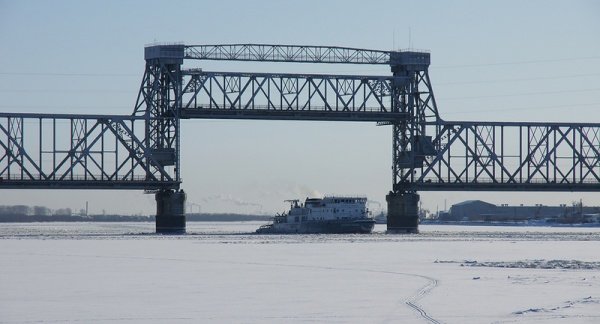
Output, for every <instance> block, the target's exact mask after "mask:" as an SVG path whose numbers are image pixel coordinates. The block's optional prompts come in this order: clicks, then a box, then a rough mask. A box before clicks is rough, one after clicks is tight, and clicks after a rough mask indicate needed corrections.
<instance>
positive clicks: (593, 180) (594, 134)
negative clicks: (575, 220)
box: [396, 122, 600, 191]
mask: <svg viewBox="0 0 600 324" xmlns="http://www.w3.org/2000/svg"><path fill="white" fill-rule="evenodd" d="M427 129H428V131H429V134H432V142H433V145H434V146H435V149H436V154H433V155H431V156H422V160H423V161H424V162H423V166H422V167H420V168H414V170H413V171H414V172H412V173H413V176H414V179H411V178H410V177H409V176H410V174H411V172H408V173H406V174H404V178H402V176H400V175H397V176H396V184H397V186H399V187H400V188H404V189H408V190H443V191H451V190H458V191H463V190H489V191H502V190H510V191H599V190H600V124H591V123H576V124H573V123H516V122H440V123H430V124H428V125H427Z"/></svg>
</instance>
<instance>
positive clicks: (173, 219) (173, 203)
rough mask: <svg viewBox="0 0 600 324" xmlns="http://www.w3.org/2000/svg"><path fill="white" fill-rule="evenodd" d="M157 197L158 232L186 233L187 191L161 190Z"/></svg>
mask: <svg viewBox="0 0 600 324" xmlns="http://www.w3.org/2000/svg"><path fill="white" fill-rule="evenodd" d="M155 198H156V233H161V234H185V198H186V195H185V192H183V190H178V191H174V190H161V191H159V192H157V193H156V195H155Z"/></svg>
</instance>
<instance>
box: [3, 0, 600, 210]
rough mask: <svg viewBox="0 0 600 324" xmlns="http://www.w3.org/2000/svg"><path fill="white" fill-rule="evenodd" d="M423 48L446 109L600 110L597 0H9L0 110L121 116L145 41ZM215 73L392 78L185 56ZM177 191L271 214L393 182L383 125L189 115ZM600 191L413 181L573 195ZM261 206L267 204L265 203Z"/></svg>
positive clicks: (109, 197) (212, 204)
mask: <svg viewBox="0 0 600 324" xmlns="http://www.w3.org/2000/svg"><path fill="white" fill-rule="evenodd" d="M409 29H410V31H411V43H412V47H413V48H418V49H428V50H430V51H431V53H432V54H431V55H432V65H431V68H430V75H431V78H432V82H433V87H434V91H435V95H436V99H437V102H438V108H439V110H440V114H441V115H442V118H444V119H448V120H453V119H460V120H466V119H471V120H514V121H518V120H524V121H525V120H539V121H543V120H548V121H592V122H600V117H599V116H598V113H597V112H598V108H599V107H600V42H599V35H600V2H597V1H348V0H346V1H214V2H208V1H164V2H163V1H97V2H92V1H3V0H0V44H2V45H1V46H0V98H1V100H0V111H15V112H17V111H19V112H65V113H90V114H96V113H100V114H104V113H107V114H129V113H130V112H131V111H132V107H133V104H134V102H135V98H136V92H137V90H138V87H139V82H140V79H141V76H142V72H143V68H144V60H143V47H144V44H147V43H151V42H154V41H165V42H173V41H182V42H184V43H187V44H213V43H234V42H235V43H286V44H317V45H338V46H351V47H363V48H373V49H392V48H393V47H394V45H395V48H406V47H408V45H409V44H408V34H409ZM191 64H194V65H198V66H200V67H203V68H206V69H210V70H224V71H236V70H243V71H257V70H260V71H284V72H298V71H303V72H327V73H365V74H388V73H389V72H388V69H387V68H385V67H368V66H367V67H365V66H352V65H350V66H344V65H335V66H323V65H318V66H312V65H305V64H301V65H292V66H290V65H285V64H275V65H272V64H271V65H257V64H249V63H237V64H230V63H226V62H192V63H191ZM182 125H183V130H182V172H183V178H184V184H183V188H184V189H185V190H186V191H187V192H188V195H189V196H188V200H189V201H190V202H195V203H198V204H201V205H202V206H203V211H207V212H211V211H213V212H216V211H234V212H257V211H262V212H269V213H271V212H275V211H282V210H283V209H284V208H285V204H283V202H282V200H283V199H290V198H292V199H293V198H304V197H305V196H306V195H308V194H310V193H311V192H313V193H336V194H366V195H367V196H368V197H369V198H370V199H373V200H376V201H380V202H383V201H384V196H385V194H386V193H387V191H389V189H390V187H391V170H390V166H391V129H389V127H376V126H375V125H374V124H369V123H367V124H356V123H327V122H310V123H309V122H267V121H247V122H246V121H201V120H195V121H184V122H183V123H182ZM580 196H581V197H583V198H584V203H586V204H588V205H600V196H599V194H572V193H562V194H522V193H519V194H510V193H506V194H497V193H483V194H475V193H470V192H466V193H456V192H454V193H427V192H423V193H422V201H423V205H424V206H425V207H428V208H430V209H432V210H435V209H436V206H439V208H440V209H441V208H443V205H444V200H446V201H447V204H448V206H449V205H450V204H451V203H455V202H459V201H461V200H464V199H470V198H479V199H485V200H489V201H491V202H494V203H514V204H519V203H545V204H558V203H569V202H570V201H571V200H574V199H578V197H580ZM1 197H2V198H0V204H16V203H26V204H42V205H47V206H49V207H52V208H57V207H72V208H76V209H79V208H81V207H82V206H84V205H85V201H86V200H88V201H90V208H91V212H94V213H96V212H101V210H102V209H106V210H107V211H115V212H126V213H138V212H143V213H151V212H153V210H154V208H155V207H154V198H153V197H152V196H150V195H143V194H142V193H141V192H139V191H131V192H123V191H103V192H98V191H93V192H92V191H87V192H75V191H60V190H59V191H40V190H28V191H11V190H5V191H3V192H2V196H1ZM258 205H262V208H259V207H258Z"/></svg>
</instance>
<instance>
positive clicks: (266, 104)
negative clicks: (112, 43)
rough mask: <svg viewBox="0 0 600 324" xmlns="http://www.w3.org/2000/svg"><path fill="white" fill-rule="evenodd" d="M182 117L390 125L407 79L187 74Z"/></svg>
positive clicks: (191, 72) (394, 118) (312, 75)
mask: <svg viewBox="0 0 600 324" xmlns="http://www.w3.org/2000/svg"><path fill="white" fill-rule="evenodd" d="M182 73H183V75H184V76H186V77H187V78H188V80H187V82H186V85H185V86H184V87H183V97H184V98H183V100H182V101H183V105H182V107H183V110H182V112H181V117H182V118H238V119H290V120H348V121H388V120H397V119H402V118H406V114H405V113H399V112H393V111H391V100H392V99H391V98H392V96H393V95H394V92H395V91H397V89H398V87H399V86H402V85H404V84H408V82H409V81H410V80H409V79H408V78H407V77H393V76H364V75H322V74H289V73H240V72H208V71H200V70H188V71H183V72H182Z"/></svg>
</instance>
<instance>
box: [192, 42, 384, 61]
mask: <svg viewBox="0 0 600 324" xmlns="http://www.w3.org/2000/svg"><path fill="white" fill-rule="evenodd" d="M391 53H393V52H390V51H380V50H368V49H360V48H349V47H337V46H301V45H267V44H228V45H188V46H185V58H186V59H196V60H226V61H260V62H301V63H346V64H385V65H389V64H390V56H391Z"/></svg>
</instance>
